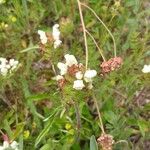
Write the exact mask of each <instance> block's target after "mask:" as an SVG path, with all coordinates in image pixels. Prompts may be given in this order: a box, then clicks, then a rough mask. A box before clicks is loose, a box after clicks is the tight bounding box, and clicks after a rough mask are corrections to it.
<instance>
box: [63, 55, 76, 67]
mask: <svg viewBox="0 0 150 150" xmlns="http://www.w3.org/2000/svg"><path fill="white" fill-rule="evenodd" d="M64 57H65V59H66V64H67V65H68V66H69V67H71V66H72V65H77V64H78V62H77V60H76V58H75V56H74V55H69V54H66V55H65V56H64Z"/></svg>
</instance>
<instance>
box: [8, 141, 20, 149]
mask: <svg viewBox="0 0 150 150" xmlns="http://www.w3.org/2000/svg"><path fill="white" fill-rule="evenodd" d="M18 145H19V144H18V143H17V142H16V141H13V142H12V143H11V144H10V146H11V148H12V149H15V150H17V149H18Z"/></svg>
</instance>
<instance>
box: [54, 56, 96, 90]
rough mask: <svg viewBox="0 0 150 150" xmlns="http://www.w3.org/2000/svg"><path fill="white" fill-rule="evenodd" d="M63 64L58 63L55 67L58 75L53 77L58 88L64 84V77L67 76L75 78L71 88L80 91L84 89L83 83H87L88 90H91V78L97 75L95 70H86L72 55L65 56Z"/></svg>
mask: <svg viewBox="0 0 150 150" xmlns="http://www.w3.org/2000/svg"><path fill="white" fill-rule="evenodd" d="M64 57H65V61H66V62H65V63H62V62H59V63H58V64H57V67H58V68H59V70H60V75H58V76H56V77H55V80H57V81H58V83H59V86H60V87H62V86H63V85H64V83H65V82H66V79H65V77H64V75H66V74H68V75H70V76H72V77H74V78H75V80H74V83H73V88H74V89H76V90H82V89H83V88H84V87H85V83H84V82H86V83H88V88H89V89H92V87H93V85H92V81H93V78H94V77H95V76H96V75H97V72H96V70H90V69H89V70H86V71H85V69H84V66H83V65H82V64H81V63H78V61H77V60H76V58H75V56H74V55H69V54H66V55H65V56H64Z"/></svg>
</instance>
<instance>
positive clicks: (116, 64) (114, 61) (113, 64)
mask: <svg viewBox="0 0 150 150" xmlns="http://www.w3.org/2000/svg"><path fill="white" fill-rule="evenodd" d="M122 62H123V61H122V58H121V57H114V58H111V59H109V60H108V61H104V62H103V63H102V64H101V65H100V66H101V68H102V73H103V74H105V73H109V72H111V71H113V70H116V69H118V68H120V66H121V65H122Z"/></svg>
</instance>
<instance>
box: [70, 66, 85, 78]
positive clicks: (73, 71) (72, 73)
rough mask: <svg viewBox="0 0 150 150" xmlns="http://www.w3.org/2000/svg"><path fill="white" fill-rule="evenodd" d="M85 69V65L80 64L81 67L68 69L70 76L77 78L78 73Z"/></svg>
mask: <svg viewBox="0 0 150 150" xmlns="http://www.w3.org/2000/svg"><path fill="white" fill-rule="evenodd" d="M82 69H83V65H82V64H79V65H72V66H71V67H68V74H69V75H71V76H75V74H76V73H77V72H78V71H81V70H82Z"/></svg>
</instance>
